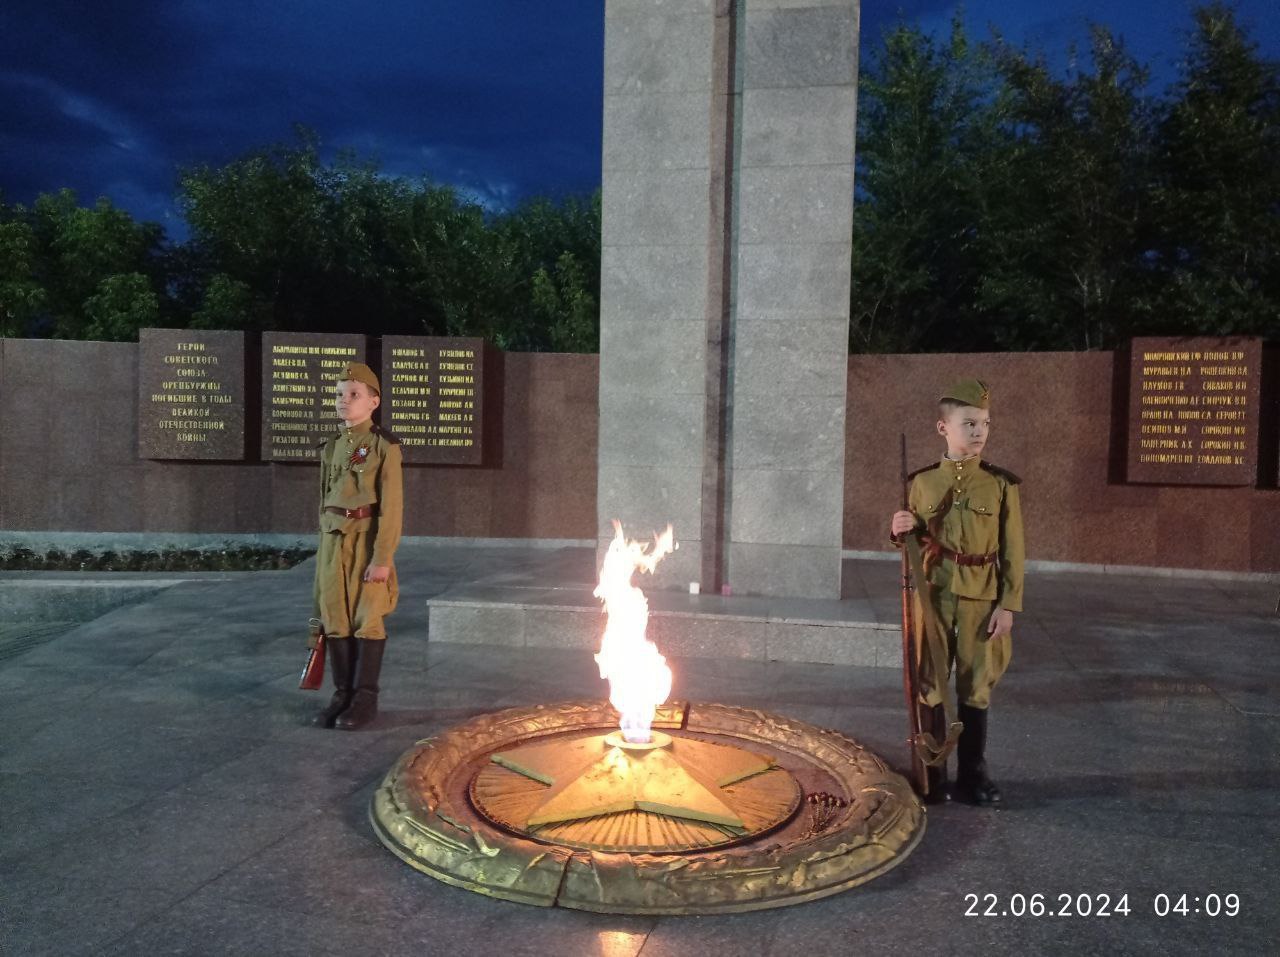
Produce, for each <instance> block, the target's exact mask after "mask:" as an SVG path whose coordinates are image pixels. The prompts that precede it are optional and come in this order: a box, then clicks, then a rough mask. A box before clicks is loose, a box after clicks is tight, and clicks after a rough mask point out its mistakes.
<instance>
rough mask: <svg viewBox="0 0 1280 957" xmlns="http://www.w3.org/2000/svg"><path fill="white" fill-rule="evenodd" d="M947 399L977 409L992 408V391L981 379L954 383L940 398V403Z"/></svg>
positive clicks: (962, 380)
mask: <svg viewBox="0 0 1280 957" xmlns="http://www.w3.org/2000/svg"><path fill="white" fill-rule="evenodd" d="M947 399H950V400H952V401H953V402H963V403H964V404H965V405H971V406H973V407H974V408H975V409H989V408H990V407H991V390H990V389H989V388H987V384H986V383H985V382H983V381H982V380H981V379H961V380H960V381H959V382H954V383H952V385H951V388H949V389H947V391H946V392H944V393H942V395H941V396H939V398H938V401H939V402H945V401H946V400H947Z"/></svg>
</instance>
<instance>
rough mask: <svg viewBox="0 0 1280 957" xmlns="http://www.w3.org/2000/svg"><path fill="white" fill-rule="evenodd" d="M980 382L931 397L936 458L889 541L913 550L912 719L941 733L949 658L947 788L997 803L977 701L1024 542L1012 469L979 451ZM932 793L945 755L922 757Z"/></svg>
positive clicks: (942, 775)
mask: <svg viewBox="0 0 1280 957" xmlns="http://www.w3.org/2000/svg"><path fill="white" fill-rule="evenodd" d="M989 408H990V391H989V390H988V388H987V386H986V385H985V384H984V383H983V382H981V381H979V380H977V379H964V380H962V381H960V382H957V383H956V384H955V385H953V386H952V387H951V388H950V389H948V390H947V391H946V392H945V393H944V394H943V395H942V397H941V399H940V400H939V407H938V411H939V420H938V425H937V429H938V434H939V435H941V436H942V438H943V439H944V440H945V441H946V443H947V451H946V455H945V456H944V457H943V458H942V460H941V461H940V462H937V463H935V464H933V465H930V466H927V467H925V468H922V469H920V470H918V471H916V472H913V473H912V474H911V475H910V476H909V478H910V480H911V487H910V492H909V495H908V502H909V505H910V510H902V511H899V512H895V513H894V515H893V519H892V525H891V528H892V532H893V537H894V540H895V543H899V544H900V543H901V540H902V536H904V535H908V534H910V535H915V536H916V537H917V540H918V541H919V543H920V547H921V554H922V557H923V563H922V566H923V567H922V572H923V575H922V577H923V579H924V580H923V581H917V582H916V589H917V596H918V598H919V601H918V602H917V605H916V608H917V621H918V622H919V625H920V627H919V628H917V630H916V633H917V635H918V643H917V657H918V665H919V667H918V676H919V689H920V701H919V705H918V707H919V708H920V712H921V715H920V726H921V729H922V730H924V731H932V733H933V735H934V737H935V739H936V740H937V741H939V742H941V741H942V740H943V739H944V738H945V736H946V735H945V729H946V728H947V726H948V721H947V718H946V705H945V701H946V695H947V686H948V684H949V682H950V677H951V672H952V670H953V668H954V671H955V676H956V697H957V699H958V702H959V708H958V712H959V719H960V721H961V722H962V723H963V725H964V730H963V731H962V732H961V734H960V739H959V742H958V744H957V747H956V755H957V764H958V770H957V775H956V788H955V794H956V796H957V797H958V798H960V799H961V800H965V801H968V802H969V803H971V804H977V805H980V806H987V805H993V804H999V803H1000V800H1001V795H1000V790H999V788H997V787H996V785H995V783H994V782H993V781H992V780H991V778H990V777H988V776H987V763H986V756H985V754H986V742H987V709H988V707H989V705H990V703H991V691H992V689H993V688H995V686H996V683H997V682H998V681H999V680H1000V677H1001V675H1003V674H1004V671H1005V669H1006V668H1007V667H1008V665H1009V656H1010V653H1011V645H1012V633H1013V613H1014V612H1019V611H1021V610H1022V580H1023V563H1024V547H1023V538H1022V510H1021V505H1020V502H1019V493H1018V485H1019V483H1020V481H1021V480H1020V479H1019V478H1018V477H1017V476H1016V475H1014V474H1013V473H1012V472H1009V471H1006V470H1005V469H1002V468H998V467H997V466H994V465H992V464H991V463H989V462H986V461H983V459H982V451H983V449H984V447H985V446H986V443H987V437H988V435H989V434H990V429H991V416H990V412H989ZM928 773H929V782H928V783H929V793H930V799H931V800H933V801H939V800H945V799H946V764H945V762H943V763H942V764H941V765H939V766H937V767H929V768H928Z"/></svg>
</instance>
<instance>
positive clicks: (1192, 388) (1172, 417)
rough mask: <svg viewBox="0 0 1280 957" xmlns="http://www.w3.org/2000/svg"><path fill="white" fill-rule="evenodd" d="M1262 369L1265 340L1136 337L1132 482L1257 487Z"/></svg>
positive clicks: (1131, 388) (1132, 384)
mask: <svg viewBox="0 0 1280 957" xmlns="http://www.w3.org/2000/svg"><path fill="white" fill-rule="evenodd" d="M1261 372H1262V340H1261V339H1256V338H1244V337H1241V338H1200V337H1197V338H1187V339H1156V338H1143V339H1134V340H1133V346H1132V355H1131V359H1130V367H1129V456H1128V479H1129V481H1130V482H1149V483H1155V484H1160V485H1254V484H1255V483H1256V481H1257V475H1258V412H1259V406H1260V404H1261V403H1260V395H1261V392H1260V388H1259V386H1260V383H1261Z"/></svg>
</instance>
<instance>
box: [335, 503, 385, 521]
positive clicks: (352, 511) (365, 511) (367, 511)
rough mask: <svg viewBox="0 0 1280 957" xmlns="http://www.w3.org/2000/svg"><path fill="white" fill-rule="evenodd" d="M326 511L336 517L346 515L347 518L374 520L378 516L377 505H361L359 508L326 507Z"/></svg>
mask: <svg viewBox="0 0 1280 957" xmlns="http://www.w3.org/2000/svg"><path fill="white" fill-rule="evenodd" d="M324 510H325V511H326V512H332V513H333V514H334V515H345V516H346V517H347V518H372V517H373V516H375V515H377V514H378V506H376V505H361V506H360V507H359V508H338V506H336V505H326V506H325V507H324Z"/></svg>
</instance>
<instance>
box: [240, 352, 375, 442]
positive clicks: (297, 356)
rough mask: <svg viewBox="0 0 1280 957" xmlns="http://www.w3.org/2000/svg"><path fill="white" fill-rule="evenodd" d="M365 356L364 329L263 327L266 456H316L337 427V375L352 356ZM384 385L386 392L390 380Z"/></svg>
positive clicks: (356, 359)
mask: <svg viewBox="0 0 1280 957" xmlns="http://www.w3.org/2000/svg"><path fill="white" fill-rule="evenodd" d="M364 361H365V337H364V336H361V335H329V334H327V333H319V332H264V333H263V334H262V458H263V461H266V462H313V461H315V459H316V457H317V456H318V455H319V453H320V449H319V445H320V443H321V442H322V441H323V440H324V439H325V438H327V437H328V436H330V435H332V434H333V432H334V431H335V430H336V429H337V428H338V424H339V423H338V414H337V412H335V411H334V407H333V401H334V384H335V383H336V381H337V375H338V373H339V372H340V371H341V369H342V367H343V366H344V365H346V364H347V363H348V362H364ZM374 371H377V370H374ZM383 389H384V394H385V389H386V384H385V383H384V384H383ZM384 421H385V420H384Z"/></svg>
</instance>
